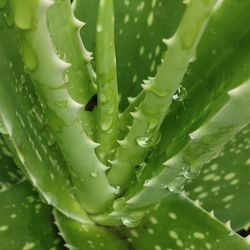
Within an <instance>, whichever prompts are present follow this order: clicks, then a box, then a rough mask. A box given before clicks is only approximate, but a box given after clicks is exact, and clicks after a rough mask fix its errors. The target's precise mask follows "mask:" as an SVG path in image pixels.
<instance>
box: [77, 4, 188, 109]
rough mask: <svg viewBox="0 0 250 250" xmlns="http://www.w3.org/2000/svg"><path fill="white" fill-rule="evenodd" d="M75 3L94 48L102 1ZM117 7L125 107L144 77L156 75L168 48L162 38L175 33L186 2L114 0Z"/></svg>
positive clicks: (88, 42) (88, 43)
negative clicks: (99, 5)
mask: <svg viewBox="0 0 250 250" xmlns="http://www.w3.org/2000/svg"><path fill="white" fill-rule="evenodd" d="M75 2H76V3H75V13H76V16H77V17H78V18H80V19H81V20H83V21H84V22H86V26H85V27H84V29H82V33H81V34H82V37H83V40H84V41H85V43H86V46H87V47H88V49H90V50H91V51H94V49H95V28H96V20H97V19H96V17H97V9H98V4H99V0H92V1H87V0H83V1H79V0H78V1H75ZM89 9H91V11H89ZM114 9H115V43H116V44H117V46H116V55H117V71H118V84H119V90H120V94H121V105H120V107H121V109H124V108H125V107H126V105H127V97H131V96H133V95H136V94H137V93H138V92H139V91H140V90H141V86H140V84H141V83H142V81H143V79H146V78H147V77H148V76H149V75H155V73H156V68H157V66H158V65H159V64H160V60H161V56H162V52H163V51H165V50H166V46H165V45H164V44H163V43H162V42H161V41H162V39H163V38H164V37H170V36H171V35H172V34H173V33H174V31H175V30H176V27H177V25H178V24H179V21H180V18H181V16H182V14H183V11H184V9H185V5H184V4H182V0H176V1H171V0H158V1H152V2H151V1H145V0H144V1H141V0H133V1H114Z"/></svg>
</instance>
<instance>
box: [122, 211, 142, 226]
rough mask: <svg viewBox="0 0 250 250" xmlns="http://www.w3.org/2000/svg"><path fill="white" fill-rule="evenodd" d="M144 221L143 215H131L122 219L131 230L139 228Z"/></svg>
mask: <svg viewBox="0 0 250 250" xmlns="http://www.w3.org/2000/svg"><path fill="white" fill-rule="evenodd" d="M141 219H142V215H141V214H136V213H135V214H130V215H129V216H125V217H122V223H123V225H124V226H126V227H129V228H134V227H137V226H138V225H139V224H140V222H141Z"/></svg>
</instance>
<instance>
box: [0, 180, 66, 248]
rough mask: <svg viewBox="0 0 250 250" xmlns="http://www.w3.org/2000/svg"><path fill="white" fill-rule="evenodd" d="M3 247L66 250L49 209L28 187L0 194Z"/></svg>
mask: <svg viewBox="0 0 250 250" xmlns="http://www.w3.org/2000/svg"><path fill="white" fill-rule="evenodd" d="M0 211H1V213H0V245H1V249H2V250H10V249H13V250H14V249H22V250H31V249H34V250H45V249H46V250H63V249H65V248H64V247H63V245H62V239H60V238H59V237H58V235H57V231H56V228H55V226H54V225H53V223H52V221H53V217H52V216H51V213H50V208H49V207H48V206H47V205H45V204H43V203H42V202H41V201H40V198H39V196H38V195H37V193H36V192H34V190H32V187H31V185H30V184H29V183H27V182H23V183H20V184H18V185H16V186H15V187H12V188H11V189H9V190H7V191H5V192H2V193H0Z"/></svg>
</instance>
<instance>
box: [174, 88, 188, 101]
mask: <svg viewBox="0 0 250 250" xmlns="http://www.w3.org/2000/svg"><path fill="white" fill-rule="evenodd" d="M186 97H187V90H186V89H185V87H183V86H180V87H179V88H178V89H177V91H176V92H175V94H174V95H173V99H174V100H175V101H177V102H182V101H184V100H185V99H186Z"/></svg>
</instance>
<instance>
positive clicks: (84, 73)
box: [48, 0, 96, 137]
mask: <svg viewBox="0 0 250 250" xmlns="http://www.w3.org/2000/svg"><path fill="white" fill-rule="evenodd" d="M61 13H64V14H63V15H61ZM58 17H60V18H58ZM48 23H49V31H50V36H51V39H52V42H53V45H54V48H55V50H56V52H57V55H58V56H59V57H60V59H62V60H64V61H65V62H67V63H70V65H71V66H70V67H69V68H68V69H67V70H66V71H65V75H64V78H65V84H66V87H67V90H68V91H69V94H70V96H71V97H72V98H73V99H74V100H75V101H76V102H78V103H80V104H82V105H83V106H84V107H85V109H82V110H81V114H80V120H81V121H82V125H83V127H84V130H85V132H86V133H87V134H88V135H89V136H90V137H93V135H94V132H95V127H94V124H95V119H96V117H95V112H89V111H88V110H86V108H87V103H88V102H89V100H90V99H91V98H92V96H93V95H95V94H96V87H95V83H94V82H95V74H94V72H93V69H92V65H91V62H90V61H91V59H92V57H91V53H90V52H88V51H87V50H86V48H85V47H84V44H83V42H82V40H81V37H80V29H81V28H82V27H83V26H84V23H82V22H81V21H79V20H78V19H76V18H75V17H74V14H73V10H72V8H71V5H70V2H69V1H66V0H64V1H56V2H55V3H54V4H53V6H51V8H49V10H48ZM72 48H74V49H73V50H72Z"/></svg>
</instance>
